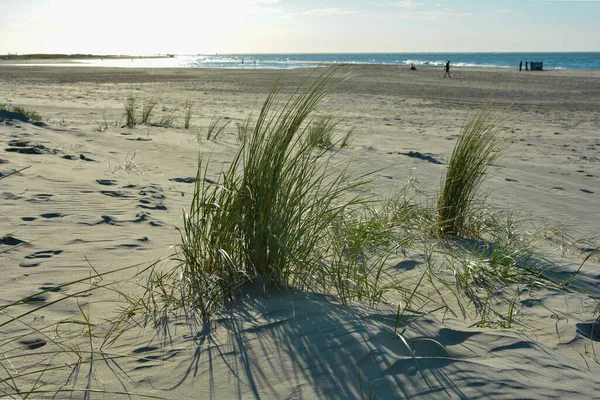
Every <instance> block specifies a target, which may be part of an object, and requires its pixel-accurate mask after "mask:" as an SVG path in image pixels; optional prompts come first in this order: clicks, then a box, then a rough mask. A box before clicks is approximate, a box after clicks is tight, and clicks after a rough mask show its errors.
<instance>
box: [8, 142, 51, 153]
mask: <svg viewBox="0 0 600 400" xmlns="http://www.w3.org/2000/svg"><path fill="white" fill-rule="evenodd" d="M8 145H9V146H10V147H8V148H6V149H4V150H5V151H7V152H9V153H20V154H56V153H59V151H58V150H56V149H51V148H48V147H46V146H44V145H43V144H38V143H32V142H28V141H26V140H11V141H10V142H8Z"/></svg>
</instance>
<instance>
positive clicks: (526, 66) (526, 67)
mask: <svg viewBox="0 0 600 400" xmlns="http://www.w3.org/2000/svg"><path fill="white" fill-rule="evenodd" d="M525 71H529V61H525Z"/></svg>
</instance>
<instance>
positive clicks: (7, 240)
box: [0, 235, 26, 246]
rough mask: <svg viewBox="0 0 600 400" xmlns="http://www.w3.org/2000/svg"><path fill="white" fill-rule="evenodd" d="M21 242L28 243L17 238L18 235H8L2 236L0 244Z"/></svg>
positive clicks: (12, 244)
mask: <svg viewBox="0 0 600 400" xmlns="http://www.w3.org/2000/svg"><path fill="white" fill-rule="evenodd" d="M21 243H26V242H25V241H24V240H21V239H17V238H16V237H13V236H12V235H7V236H4V237H2V238H0V244H4V245H6V246H17V245H19V244H21Z"/></svg>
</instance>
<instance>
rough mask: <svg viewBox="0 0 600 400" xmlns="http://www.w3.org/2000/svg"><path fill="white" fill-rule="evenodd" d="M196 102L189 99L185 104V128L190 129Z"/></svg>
mask: <svg viewBox="0 0 600 400" xmlns="http://www.w3.org/2000/svg"><path fill="white" fill-rule="evenodd" d="M193 106H194V103H193V102H192V101H190V100H187V101H186V102H185V104H184V105H183V109H184V110H185V115H184V117H183V129H190V121H191V120H192V107H193Z"/></svg>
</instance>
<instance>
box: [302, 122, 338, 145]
mask: <svg viewBox="0 0 600 400" xmlns="http://www.w3.org/2000/svg"><path fill="white" fill-rule="evenodd" d="M339 123H340V121H339V120H337V119H336V118H335V117H334V116H333V115H325V116H320V117H317V118H316V119H315V120H314V121H313V122H312V123H311V124H310V126H309V128H308V132H307V134H306V135H305V140H306V141H307V145H309V146H313V147H320V148H323V149H329V148H331V147H332V146H333V142H334V139H333V135H334V132H335V129H336V128H337V126H338V125H339Z"/></svg>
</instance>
